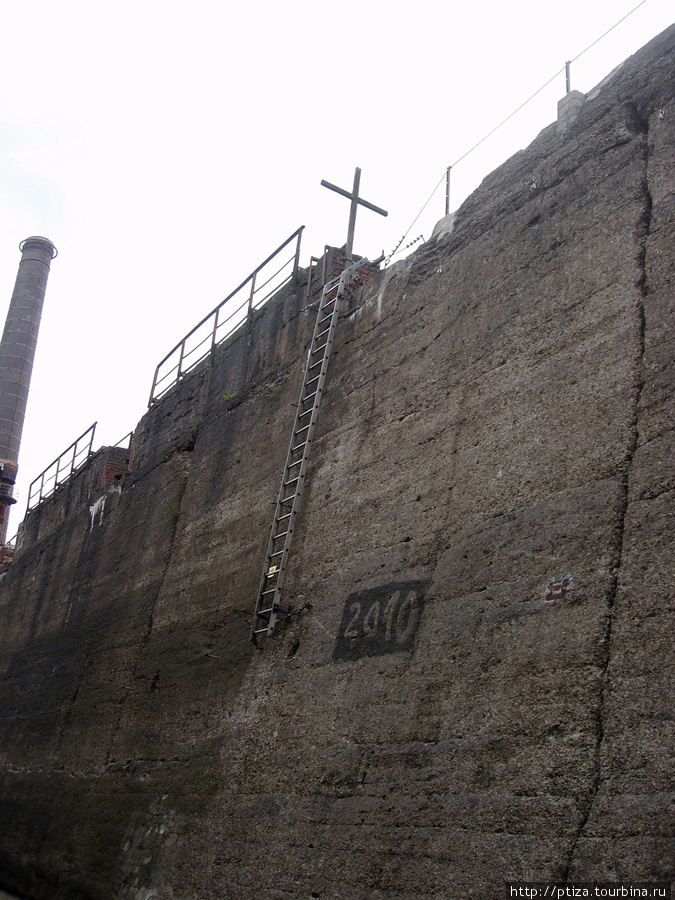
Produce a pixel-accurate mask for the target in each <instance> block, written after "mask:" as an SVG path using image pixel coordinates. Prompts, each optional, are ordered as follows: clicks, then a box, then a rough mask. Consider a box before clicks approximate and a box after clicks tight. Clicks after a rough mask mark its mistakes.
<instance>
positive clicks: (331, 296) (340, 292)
mask: <svg viewBox="0 0 675 900" xmlns="http://www.w3.org/2000/svg"><path fill="white" fill-rule="evenodd" d="M367 263H368V260H367V259H360V260H359V261H358V262H355V263H354V264H353V265H351V266H349V268H347V269H345V270H344V271H343V272H342V274H341V275H340V276H339V277H338V278H334V279H333V280H332V281H329V282H328V283H327V284H326V285H325V287H324V289H323V291H322V293H321V300H320V301H319V310H318V313H317V316H316V324H315V326H314V334H313V336H312V341H311V344H310V347H309V353H308V354H307V365H306V367H305V375H304V378H303V381H302V389H301V390H300V399H299V401H298V407H297V411H296V414H295V422H294V424H293V432H292V434H291V440H290V444H289V446H288V453H287V454H286V465H285V466H284V474H283V477H282V479H281V487H280V489H279V497H278V499H277V505H276V510H275V512H274V522H273V523H272V529H271V531H270V539H269V542H268V544H267V554H266V556H265V564H264V565H263V571H262V576H261V578H260V586H259V588H258V597H257V600H256V605H255V612H254V614H253V623H252V625H251V641H252V642H253V643H254V644H257V639H258V635H260V634H264V635H267V636H268V637H270V636H271V635H272V634H273V633H274V627H275V625H276V622H277V618H278V616H279V611H280V608H279V604H280V601H281V589H282V587H283V583H284V578H285V575H286V566H287V564H288V556H289V553H290V548H291V541H292V539H293V529H294V526H295V519H296V516H297V514H298V507H299V504H300V496H301V494H302V486H303V483H304V480H305V474H306V471H307V462H308V460H309V453H310V450H311V445H312V436H313V435H314V429H315V427H316V423H317V419H318V417H319V407H320V406H321V398H322V395H323V387H324V383H325V381H326V374H327V372H328V363H329V360H330V355H331V351H332V347H333V336H334V333H335V326H336V324H337V319H338V314H339V307H340V301H341V299H342V298H343V296H344V294H345V289H346V287H347V285H348V284H349V281H350V279H351V278H352V276H353V275H354V274H355V272H356V271H357V270H358V269H360V268H361V266H363V265H366V264H367Z"/></svg>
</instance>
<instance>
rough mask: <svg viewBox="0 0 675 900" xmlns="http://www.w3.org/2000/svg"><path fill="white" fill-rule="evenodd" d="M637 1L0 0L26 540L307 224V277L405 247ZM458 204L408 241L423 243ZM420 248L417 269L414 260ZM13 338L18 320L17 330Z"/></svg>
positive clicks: (2, 233) (6, 231)
mask: <svg viewBox="0 0 675 900" xmlns="http://www.w3.org/2000/svg"><path fill="white" fill-rule="evenodd" d="M637 3H638V0H595V2H593V0H590V2H589V0H564V2H560V3H556V4H554V3H551V2H544V0H511V2H504V0H499V2H496V0H476V2H473V3H471V2H466V0H462V2H457V0H446V2H440V0H434V2H430V0H416V2H414V3H400V2H396V0H388V2H386V3H385V2H382V0H359V2H355V0H343V2H341V3H331V4H328V3H316V2H314V3H312V2H307V0H287V2H284V3H281V2H270V0H248V2H247V3H237V4H236V6H235V5H234V4H228V3H223V2H220V3H219V2H216V0H210V2H205V0H191V2H190V3H189V4H188V3H186V2H183V3H179V2H175V0H174V2H171V0H164V2H162V3H160V2H159V0H134V2H129V0H118V2H117V3H115V4H102V3H96V2H92V0H61V2H59V3H55V2H53V0H50V2H46V0H33V2H31V3H17V2H16V0H0V28H1V29H2V34H3V38H4V39H3V49H2V53H1V54H0V84H1V85H2V91H1V93H0V205H1V209H2V215H0V316H1V320H2V323H4V318H5V315H6V310H7V307H8V305H9V300H10V297H11V293H12V289H13V285H14V279H15V277H16V272H17V268H18V264H19V260H20V254H19V251H18V244H19V242H20V241H21V240H22V239H23V238H25V237H28V236H29V235H32V234H39V235H44V236H46V237H48V238H50V239H51V240H52V241H53V242H54V243H55V244H56V247H57V248H58V251H59V256H58V257H57V259H56V260H54V262H53V263H52V270H51V275H50V279H49V284H48V287H47V297H46V301H45V308H44V313H43V318H42V326H41V331H40V338H39V341H38V349H37V356H36V361H35V367H34V370H33V380H32V384H31V392H30V397H29V402H28V413H27V417H26V423H25V427H24V432H23V439H22V447H21V455H20V458H19V480H18V483H17V490H16V492H15V495H16V496H18V499H19V502H18V503H17V505H16V506H15V507H14V510H13V515H12V519H11V521H10V526H9V534H10V535H11V534H13V533H14V532H15V531H16V528H17V527H18V523H19V521H20V520H21V518H22V517H23V514H24V511H25V504H26V500H27V495H28V484H29V483H30V482H31V481H32V480H33V479H34V478H35V477H36V476H37V475H39V474H40V472H41V471H42V470H43V469H44V468H45V467H46V466H47V465H48V464H49V463H51V462H52V460H53V459H54V458H55V457H56V456H58V455H59V453H60V452H61V451H62V450H64V449H65V448H66V447H67V446H68V445H69V444H70V443H71V442H72V441H74V440H75V438H77V437H78V436H79V435H80V434H81V433H82V432H83V431H84V430H85V429H86V428H87V427H88V426H89V425H91V423H92V422H94V421H98V423H99V424H98V427H97V438H96V443H95V446H96V447H98V446H100V445H101V444H114V443H116V442H117V441H118V440H120V439H121V438H122V437H123V436H124V435H125V434H126V433H128V432H129V431H131V430H132V429H133V428H135V426H136V423H137V422H138V420H139V419H140V418H141V416H142V415H143V413H144V412H145V409H146V404H147V399H148V394H149V391H150V387H151V383H152V376H153V373H154V369H155V366H156V365H157V363H158V362H159V360H160V359H161V358H162V357H163V356H164V355H165V353H167V352H168V351H169V350H170V349H171V347H173V346H174V345H175V344H176V343H177V342H178V341H179V340H180V339H181V338H182V337H183V335H184V334H185V333H186V332H187V331H189V330H190V328H191V327H192V326H193V325H194V324H196V323H197V321H198V320H199V319H200V318H201V317H202V316H203V315H205V314H206V313H207V312H209V310H211V309H212V308H213V307H214V306H216V305H217V303H218V302H219V301H220V300H221V299H222V298H223V297H225V296H226V295H227V294H228V293H229V292H230V291H231V290H232V289H233V288H234V287H236V285H237V284H239V282H240V281H243V279H244V278H245V277H246V276H247V275H248V274H249V273H250V272H251V271H252V270H253V269H254V268H255V267H256V265H258V263H260V262H261V261H262V260H263V259H264V258H265V257H266V256H267V255H268V254H269V253H270V252H271V251H272V250H274V249H275V248H276V247H277V246H278V245H279V244H280V243H281V242H282V241H283V240H285V238H286V237H287V236H288V235H290V234H291V232H293V231H294V230H295V229H296V228H298V227H299V226H300V225H305V226H306V230H305V234H304V238H303V250H302V256H301V264H303V265H306V264H307V262H308V260H309V256H310V254H314V255H319V254H320V253H321V251H322V249H323V246H324V244H326V243H328V244H335V245H340V244H343V243H344V241H345V238H346V228H347V216H348V205H349V204H348V201H347V200H345V199H344V198H342V197H339V196H338V195H337V194H334V193H333V192H331V191H327V190H326V189H325V188H322V187H321V186H320V181H321V179H322V178H325V179H327V180H328V181H331V182H333V183H334V184H339V185H341V186H343V187H345V188H351V184H352V180H353V174H354V168H355V166H360V167H361V168H362V170H363V174H362V178H361V194H362V196H364V197H365V198H366V199H367V200H370V201H371V202H372V203H375V204H376V205H378V206H381V207H384V208H385V209H387V210H389V217H388V218H387V219H383V218H382V217H381V216H378V215H376V214H375V213H372V212H369V211H367V210H364V209H361V210H360V212H359V216H358V218H357V226H356V241H355V250H356V252H358V253H360V254H365V255H369V256H371V258H372V257H375V256H377V255H379V253H380V252H381V251H382V250H384V251H385V252H387V253H388V252H389V251H391V250H392V249H393V247H394V246H395V245H396V243H397V241H398V239H399V238H400V237H401V235H402V234H403V233H404V232H405V231H406V230H407V228H408V226H409V225H410V223H411V221H412V220H413V219H414V217H415V216H416V215H417V213H418V212H419V210H420V209H421V207H422V205H423V204H424V202H425V201H426V200H427V198H428V196H429V194H430V193H431V191H432V190H433V188H434V186H435V185H436V183H437V182H438V181H439V180H440V179H441V178H442V177H443V175H444V172H445V169H446V167H447V166H448V165H449V164H451V163H453V162H454V161H455V160H457V159H458V158H459V157H460V156H462V154H463V153H464V152H465V151H466V150H467V149H468V148H470V147H471V146H472V145H473V144H475V143H476V142H477V141H478V140H480V138H482V137H483V136H484V135H485V134H487V133H488V132H489V131H490V130H491V129H492V128H493V127H494V126H495V125H496V124H498V123H499V122H500V121H501V120H502V119H504V118H505V117H506V116H507V115H508V114H509V113H511V112H512V111H513V110H514V109H515V108H516V107H517V106H519V105H520V103H521V102H522V101H523V100H525V99H526V98H527V97H529V96H530V95H531V94H532V93H534V91H535V90H536V89H537V88H539V87H540V86H541V85H542V84H543V83H544V82H546V81H547V80H548V79H549V78H550V77H551V76H552V75H553V74H554V73H555V72H556V71H557V70H558V69H561V68H562V67H563V66H564V64H565V61H566V60H567V59H573V58H574V57H575V56H576V55H577V54H578V53H580V52H581V51H582V50H583V49H584V48H585V47H587V46H588V45H589V44H591V43H592V42H593V41H594V40H595V39H596V38H598V37H599V36H600V35H601V34H603V32H605V31H606V30H607V29H608V28H610V27H611V26H612V25H613V24H614V23H615V22H617V21H618V20H619V19H620V18H621V17H622V16H623V15H625V14H626V13H628V12H629V11H630V10H631V9H633V8H634V7H635V6H636V5H637ZM674 19H675V8H674V5H673V3H672V0H646V2H644V3H643V4H642V5H641V6H640V7H639V9H637V11H636V12H634V13H633V15H631V16H630V18H629V19H627V20H626V22H624V23H623V24H621V25H620V26H619V27H618V28H616V29H615V30H614V31H613V32H612V33H611V34H610V35H609V36H607V37H606V38H604V40H602V41H601V42H600V43H599V44H598V45H597V46H596V47H594V48H593V49H592V50H590V51H589V52H588V53H587V54H585V55H584V56H583V57H582V58H581V59H580V60H578V61H577V62H575V63H574V64H573V66H572V87H573V88H575V89H578V90H581V91H584V92H588V91H589V90H590V89H591V88H592V87H594V86H595V85H596V84H597V83H598V82H599V81H601V80H602V78H604V77H605V75H607V74H608V73H609V72H610V71H611V70H612V69H613V68H614V67H615V66H617V65H618V64H619V63H620V62H622V61H623V60H624V59H625V58H626V57H627V56H629V55H631V54H632V53H634V52H635V51H637V50H638V49H639V48H640V47H641V46H643V45H644V44H645V43H647V42H648V41H649V40H650V39H651V38H652V37H654V36H656V35H657V34H659V33H660V32H661V31H663V30H664V29H665V28H666V27H668V26H669V25H670V24H671V23H672V22H673V20H674ZM564 92H565V77H564V73H563V74H561V75H560V76H558V78H557V80H556V81H555V83H554V84H553V85H551V86H550V87H549V88H547V89H546V90H545V91H544V92H543V93H542V94H541V95H540V96H539V97H538V98H537V100H536V101H534V102H532V103H531V104H529V105H528V107H527V108H526V109H525V110H524V111H523V112H521V113H519V114H518V116H516V117H515V119H514V120H513V121H512V123H510V125H509V126H508V127H506V128H504V129H502V130H501V131H500V132H498V134H497V135H495V136H494V137H492V138H491V139H490V140H489V141H488V142H486V144H485V145H483V147H482V148H481V149H480V150H478V151H476V152H474V153H472V154H471V155H470V156H469V157H468V158H467V159H466V160H464V161H463V162H461V163H460V164H459V165H458V166H457V167H456V168H455V169H453V174H452V195H451V209H455V208H456V207H458V206H459V205H460V203H461V202H462V201H463V200H464V199H465V197H466V196H467V195H468V194H469V193H470V192H471V191H472V190H474V189H475V188H476V187H477V186H478V184H479V183H480V181H481V180H482V179H483V178H484V177H485V175H487V174H488V173H489V172H490V171H491V170H492V169H494V168H495V167H496V166H497V165H499V164H500V163H501V162H503V161H504V160H505V159H506V158H508V157H509V156H510V155H511V154H512V153H514V152H515V151H516V150H518V149H519V148H521V147H526V146H527V145H528V144H529V143H530V141H531V140H532V139H533V138H534V137H535V136H536V135H537V133H538V132H539V131H540V130H541V129H542V128H544V127H545V126H547V125H548V124H550V123H551V122H552V121H554V120H555V118H556V108H557V101H558V100H559V99H560V98H561V97H562V96H563V94H564ZM444 203H445V196H444V188H443V186H441V188H440V189H439V190H438V192H437V194H436V195H435V197H434V199H433V200H432V202H431V203H430V204H429V206H428V207H427V210H426V212H425V214H424V215H423V216H422V217H421V218H420V220H419V221H418V222H417V224H416V225H415V227H414V229H413V230H412V231H411V232H410V235H409V236H408V238H407V239H406V242H405V243H407V241H408V240H411V239H412V238H414V237H417V235H418V234H420V233H422V234H424V236H425V238H429V236H430V234H431V230H432V228H433V225H434V223H435V222H436V220H437V219H439V218H440V217H441V216H442V215H443V213H444ZM408 252H412V251H408ZM0 324H1V323H0Z"/></svg>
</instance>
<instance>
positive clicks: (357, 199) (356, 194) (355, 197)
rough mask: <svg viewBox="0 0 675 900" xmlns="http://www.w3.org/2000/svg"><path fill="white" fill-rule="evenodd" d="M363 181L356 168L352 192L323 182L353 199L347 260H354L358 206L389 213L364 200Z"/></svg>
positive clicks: (382, 214) (383, 213) (348, 233)
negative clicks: (360, 194)
mask: <svg viewBox="0 0 675 900" xmlns="http://www.w3.org/2000/svg"><path fill="white" fill-rule="evenodd" d="M360 181H361V169H359V168H356V169H354V187H353V188H352V192H351V194H350V193H349V191H346V190H345V189H344V188H339V187H336V186H335V185H334V184H331V183H330V181H323V180H322V182H321V184H322V185H323V187H327V188H329V189H330V190H331V191H335V192H336V193H338V194H342V196H343V197H347V199H348V200H351V207H350V210H349V228H348V229H347V247H346V251H345V256H346V257H347V261H348V262H351V261H352V248H353V246H354V227H355V226H356V207H357V206H358V205H359V203H360V204H361V206H365V207H367V208H368V209H372V211H373V212H376V213H379V214H380V215H381V216H388V215H389V213H388V212H387V210H386V209H380V207H379V206H375V204H374V203H368V201H367V200H362V199H361V197H359V183H360Z"/></svg>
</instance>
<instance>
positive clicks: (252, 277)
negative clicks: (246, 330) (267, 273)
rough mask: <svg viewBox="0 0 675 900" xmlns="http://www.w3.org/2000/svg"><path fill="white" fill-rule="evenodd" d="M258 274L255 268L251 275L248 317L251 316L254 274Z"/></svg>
mask: <svg viewBox="0 0 675 900" xmlns="http://www.w3.org/2000/svg"><path fill="white" fill-rule="evenodd" d="M257 274H258V272H257V270H256V271H255V272H254V273H253V275H251V296H250V297H249V298H248V317H249V319H252V318H253V295H254V294H255V276H256V275H257Z"/></svg>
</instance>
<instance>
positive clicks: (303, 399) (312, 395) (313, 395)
mask: <svg viewBox="0 0 675 900" xmlns="http://www.w3.org/2000/svg"><path fill="white" fill-rule="evenodd" d="M318 393H319V392H318V391H314V393H313V394H310V395H309V396H308V397H303V398H302V400H301V401H300V402H301V403H307V401H308V400H311V399H312V397H316V395H317V394H318ZM305 412H309V410H305ZM303 415H304V413H303ZM298 418H300V416H298ZM296 434H297V431H296Z"/></svg>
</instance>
